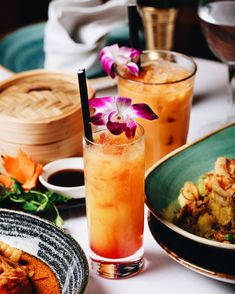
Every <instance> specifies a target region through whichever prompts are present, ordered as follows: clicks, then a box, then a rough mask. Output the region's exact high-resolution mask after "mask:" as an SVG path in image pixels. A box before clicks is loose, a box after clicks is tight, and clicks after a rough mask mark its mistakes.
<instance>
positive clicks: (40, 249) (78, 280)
mask: <svg viewBox="0 0 235 294" xmlns="http://www.w3.org/2000/svg"><path fill="white" fill-rule="evenodd" d="M0 240H2V241H5V242H6V243H9V244H10V245H12V246H15V247H18V248H20V249H22V250H24V251H25V252H28V253H31V254H32V255H34V256H37V257H38V258H40V259H42V260H43V261H44V262H46V263H47V264H48V265H49V266H50V267H51V269H52V270H53V271H54V272H55V274H56V275H57V278H58V280H59V282H60V285H61V289H62V294H72V293H76V294H77V293H83V292H84V290H85V288H86V285H87V280H88V273H89V269H88V262H87V259H86V256H85V254H84V252H83V250H82V248H81V247H80V245H79V244H78V243H77V242H76V241H75V240H74V239H73V238H72V237H71V236H70V235H68V234H66V233H65V232H64V231H63V230H61V229H59V228H58V227H56V226H55V225H53V224H52V223H50V222H49V221H46V220H42V219H41V218H39V217H37V216H32V215H29V214H26V213H23V212H15V211H11V210H7V209H0Z"/></svg>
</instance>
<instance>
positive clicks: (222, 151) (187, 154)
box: [145, 123, 235, 250]
mask: <svg viewBox="0 0 235 294" xmlns="http://www.w3.org/2000/svg"><path fill="white" fill-rule="evenodd" d="M219 156H226V157H229V158H234V157H235V123H232V124H230V125H227V126H226V127H224V128H222V129H219V130H217V131H216V132H214V133H211V134H209V135H208V136H206V137H204V138H201V139H200V140H198V141H196V142H194V143H192V144H190V145H184V146H183V147H181V148H179V149H177V150H175V151H174V152H172V153H170V154H169V155H167V156H166V157H164V158H162V159H161V160H160V161H158V162H157V163H156V164H155V165H154V166H152V167H151V168H150V169H149V170H148V171H147V172H146V180H145V194H146V204H147V206H148V208H149V209H150V211H151V212H152V213H153V214H154V216H155V217H157V218H158V219H159V220H160V221H161V222H162V223H164V224H165V225H166V226H167V227H168V228H170V229H172V230H174V231H175V232H177V233H179V234H181V235H183V236H185V237H187V238H190V239H192V240H195V241H197V242H200V243H204V244H207V245H210V246H215V247H220V248H226V249H233V250H235V245H234V244H224V243H220V242H217V241H212V240H208V239H205V238H203V237H199V236H196V235H194V234H191V233H189V232H187V231H185V230H183V229H181V228H179V227H178V226H176V225H175V224H173V223H172V221H171V220H169V219H170V217H169V215H166V209H167V208H168V207H169V206H172V207H175V206H177V205H178V203H177V202H178V200H177V198H178V195H179V191H180V188H181V187H182V186H183V184H184V183H185V182H186V181H195V182H196V181H197V179H198V177H199V176H200V175H201V174H203V173H205V172H207V171H210V170H212V168H213V166H214V162H215V160H216V159H217V157H219ZM168 212H169V209H168Z"/></svg>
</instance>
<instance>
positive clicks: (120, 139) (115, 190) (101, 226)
mask: <svg viewBox="0 0 235 294" xmlns="http://www.w3.org/2000/svg"><path fill="white" fill-rule="evenodd" d="M93 138H94V142H91V141H89V140H87V139H84V143H83V146H84V153H83V155H84V167H85V187H86V209H87V220H88V231H89V241H90V258H91V265H92V268H93V270H94V271H95V272H96V273H97V274H99V275H101V276H103V277H106V278H110V279H119V278H125V277H127V276H130V275H133V274H136V273H137V272H138V271H139V270H140V269H141V268H142V266H143V230H144V170H145V169H144V133H143V128H142V127H141V126H138V128H137V133H136V135H135V138H134V139H127V138H126V136H125V135H124V134H121V135H119V136H114V135H112V134H111V133H109V131H107V130H104V129H101V130H96V131H94V132H93Z"/></svg>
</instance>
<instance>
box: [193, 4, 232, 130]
mask: <svg viewBox="0 0 235 294" xmlns="http://www.w3.org/2000/svg"><path fill="white" fill-rule="evenodd" d="M198 15H199V18H200V23H201V27H202V31H203V33H204V36H205V38H206V41H207V43H208V45H209V48H210V49H211V51H212V52H213V54H214V55H215V56H216V57H217V58H219V59H220V60H221V61H222V62H224V63H225V64H227V66H228V72H229V83H228V86H229V87H228V88H229V104H230V105H229V106H230V107H229V109H230V113H229V114H228V116H227V119H226V121H224V122H220V125H221V124H223V123H224V124H225V123H229V122H233V121H235V1H234V0H233V1H227V0H226V1H225V0H200V1H199V6H198ZM215 126H218V123H217V124H216V123H215V124H214V125H213V127H214V128H215Z"/></svg>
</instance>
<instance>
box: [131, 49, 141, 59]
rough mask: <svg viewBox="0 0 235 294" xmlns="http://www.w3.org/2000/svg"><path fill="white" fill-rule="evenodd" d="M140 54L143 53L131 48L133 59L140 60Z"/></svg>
mask: <svg viewBox="0 0 235 294" xmlns="http://www.w3.org/2000/svg"><path fill="white" fill-rule="evenodd" d="M140 54H141V52H140V51H139V50H136V49H134V48H131V55H130V57H131V58H132V59H136V58H139V56H140Z"/></svg>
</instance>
